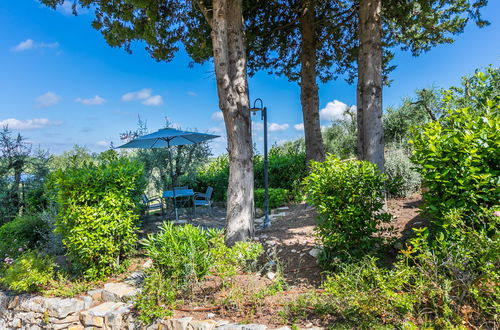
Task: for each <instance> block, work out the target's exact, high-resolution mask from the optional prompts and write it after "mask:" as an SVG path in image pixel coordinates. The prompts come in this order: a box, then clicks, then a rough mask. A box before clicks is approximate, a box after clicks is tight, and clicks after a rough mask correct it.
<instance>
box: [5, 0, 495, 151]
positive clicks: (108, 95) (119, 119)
mask: <svg viewBox="0 0 500 330" xmlns="http://www.w3.org/2000/svg"><path fill="white" fill-rule="evenodd" d="M483 12H484V17H485V18H486V19H488V20H489V21H490V22H491V23H492V24H491V25H490V26H488V27H486V28H483V29H478V28H477V27H475V26H473V25H470V26H468V27H467V28H466V31H465V33H463V34H461V35H458V36H457V37H456V42H455V43H454V44H451V45H441V46H438V47H436V48H434V49H432V50H431V51H429V52H428V53H425V54H423V55H421V56H420V57H417V58H415V57H412V56H411V55H410V54H409V53H405V52H399V51H398V52H397V53H396V58H395V60H394V61H393V63H394V64H396V65H397V66H398V67H397V69H396V70H395V71H394V72H393V73H392V75H391V79H392V80H393V83H392V85H391V86H390V87H387V88H385V89H384V107H387V106H391V105H398V104H399V103H400V101H401V98H402V97H405V96H412V95H413V92H414V91H415V90H416V89H417V88H424V87H429V86H432V85H435V86H439V87H448V86H450V85H453V84H457V83H458V82H459V81H460V77H461V76H463V75H465V74H470V73H472V72H473V71H474V69H476V68H481V67H484V66H487V65H489V64H493V65H495V66H498V65H499V61H500V1H498V0H495V1H493V0H490V4H489V6H488V7H487V8H486V9H485V10H484V11H483ZM91 20H92V16H91V15H90V13H82V14H81V15H79V16H77V17H75V16H72V15H71V10H70V5H69V2H68V6H66V8H63V9H59V10H57V11H54V10H52V9H49V8H46V7H44V6H42V5H40V3H39V2H37V1H35V0H2V1H0V72H1V75H0V124H9V127H10V128H11V129H12V130H13V131H15V132H20V133H21V134H22V135H23V136H25V137H26V138H27V140H29V141H30V142H31V143H33V144H34V145H36V146H37V145H40V146H41V147H42V148H44V149H48V150H49V151H50V152H52V153H61V152H63V151H66V150H69V149H71V148H72V146H73V145H74V144H79V145H84V146H87V147H88V148H90V149H91V150H93V151H103V150H106V149H107V148H108V146H109V143H110V142H114V143H115V145H120V144H121V141H120V140H119V133H121V132H124V131H127V130H132V129H135V128H136V127H137V118H138V115H140V116H141V118H142V119H143V120H145V121H147V124H148V128H149V130H151V131H153V130H156V129H158V128H160V127H162V126H163V124H164V121H165V117H167V118H168V119H169V120H170V121H171V122H172V123H174V124H177V125H180V126H182V128H186V129H198V130H199V131H211V132H213V133H216V134H221V135H224V130H223V127H224V126H223V122H222V121H221V120H220V116H218V115H217V111H218V100H217V93H216V86H215V80H214V73H213V67H212V65H211V64H210V63H207V64H205V65H203V66H201V65H195V66H194V68H189V67H188V64H189V62H190V59H189V58H188V57H187V56H186V54H185V53H183V52H182V51H181V52H179V54H178V56H176V58H175V59H174V60H173V61H172V62H170V63H165V62H160V63H158V62H155V61H154V60H153V59H151V58H150V57H149V55H148V54H147V53H146V51H144V45H142V44H140V43H138V44H136V45H134V47H133V54H132V55H129V54H127V53H126V52H125V51H124V50H122V49H119V48H110V47H109V46H108V45H107V44H106V43H105V41H104V39H103V38H102V36H101V35H100V33H99V32H98V31H96V30H94V29H92V27H91V26H90V22H91ZM249 85H250V97H251V99H252V101H253V99H255V98H257V97H260V98H262V99H263V100H264V105H266V106H267V107H268V109H269V110H268V111H269V112H268V113H269V122H270V127H269V128H270V132H269V134H270V141H271V142H281V141H285V140H290V139H293V138H296V137H298V136H301V135H302V134H303V132H302V131H301V130H300V124H301V123H302V114H301V109H300V91H299V87H298V85H297V84H296V83H290V82H288V81H287V80H286V79H284V78H278V77H276V76H270V75H267V74H266V73H264V72H262V73H259V74H257V75H256V76H255V77H253V78H251V79H250V81H249ZM355 99H356V97H355V85H348V84H347V83H345V82H344V81H343V80H341V79H339V80H337V81H333V82H330V83H327V84H322V85H320V108H321V109H322V112H321V114H322V124H324V125H327V124H328V122H329V120H330V119H331V118H333V117H335V116H336V115H338V112H339V110H340V109H342V108H343V107H345V105H348V106H351V105H353V104H355ZM323 109H324V110H323ZM254 121H255V122H260V116H256V117H254ZM254 134H255V137H254V142H255V143H257V145H260V144H261V141H262V125H261V124H256V125H254ZM212 147H213V151H214V154H219V153H222V152H224V151H225V148H226V142H225V140H224V138H220V139H218V140H216V141H214V142H213V143H212Z"/></svg>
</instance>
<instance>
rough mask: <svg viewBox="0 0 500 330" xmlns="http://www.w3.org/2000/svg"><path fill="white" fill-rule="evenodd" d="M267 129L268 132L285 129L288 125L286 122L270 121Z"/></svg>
mask: <svg viewBox="0 0 500 330" xmlns="http://www.w3.org/2000/svg"><path fill="white" fill-rule="evenodd" d="M267 127H268V129H269V132H278V131H286V130H287V129H288V127H290V125H288V124H277V123H270V124H268V126H267Z"/></svg>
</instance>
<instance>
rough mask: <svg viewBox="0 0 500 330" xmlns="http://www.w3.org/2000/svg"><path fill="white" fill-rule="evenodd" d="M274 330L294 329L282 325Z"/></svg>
mask: <svg viewBox="0 0 500 330" xmlns="http://www.w3.org/2000/svg"><path fill="white" fill-rule="evenodd" d="M274 330H292V329H290V328H289V327H281V328H277V329H274Z"/></svg>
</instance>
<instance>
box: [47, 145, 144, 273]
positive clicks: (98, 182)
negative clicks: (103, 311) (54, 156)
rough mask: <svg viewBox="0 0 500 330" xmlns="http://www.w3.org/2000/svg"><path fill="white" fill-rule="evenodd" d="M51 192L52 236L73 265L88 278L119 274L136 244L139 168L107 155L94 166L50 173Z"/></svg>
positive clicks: (123, 159) (141, 172)
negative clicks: (53, 197)
mask: <svg viewBox="0 0 500 330" xmlns="http://www.w3.org/2000/svg"><path fill="white" fill-rule="evenodd" d="M51 187H52V190H53V191H55V193H56V201H57V203H58V205H59V214H58V217H57V221H56V231H57V232H59V233H60V234H61V235H62V237H63V243H64V245H65V247H66V248H67V249H68V254H69V257H70V259H71V260H72V261H73V264H74V265H75V266H76V267H77V268H78V269H80V270H82V271H83V272H84V275H85V277H86V278H88V279H98V278H102V277H104V276H106V275H110V274H112V273H113V272H115V271H117V270H119V269H120V267H122V266H123V265H122V264H123V261H124V260H125V259H126V257H127V256H128V255H129V254H130V252H131V250H132V248H133V247H134V245H135V242H136V239H137V238H136V233H135V231H136V226H135V223H136V221H137V219H138V212H137V205H138V204H139V200H140V195H141V193H142V192H143V189H144V180H143V168H142V165H141V164H140V163H139V162H137V161H131V160H129V159H127V158H125V157H118V156H117V154H116V153H115V152H114V151H107V152H105V153H102V154H101V155H100V158H99V159H98V162H97V163H85V164H83V165H82V166H79V167H70V168H66V169H65V170H64V171H63V170H57V171H55V172H53V175H52V176H51Z"/></svg>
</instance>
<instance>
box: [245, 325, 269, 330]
mask: <svg viewBox="0 0 500 330" xmlns="http://www.w3.org/2000/svg"><path fill="white" fill-rule="evenodd" d="M241 329H242V330H266V329H267V327H266V326H265V325H263V324H244V325H242V326H241Z"/></svg>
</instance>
